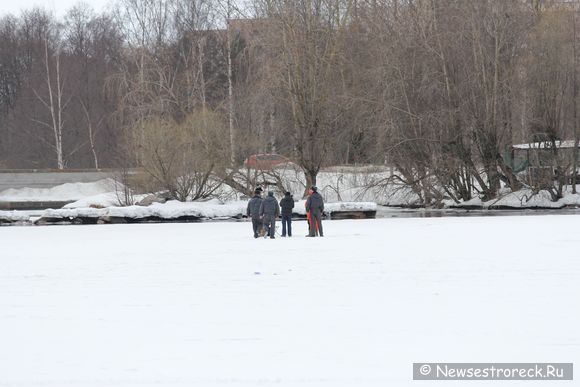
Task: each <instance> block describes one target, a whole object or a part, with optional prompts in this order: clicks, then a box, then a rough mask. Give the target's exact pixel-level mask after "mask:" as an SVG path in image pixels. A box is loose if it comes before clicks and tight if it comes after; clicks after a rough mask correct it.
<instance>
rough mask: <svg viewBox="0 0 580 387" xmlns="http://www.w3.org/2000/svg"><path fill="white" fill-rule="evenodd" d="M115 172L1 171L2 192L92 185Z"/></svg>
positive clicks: (113, 174) (109, 170)
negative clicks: (83, 184) (81, 184)
mask: <svg viewBox="0 0 580 387" xmlns="http://www.w3.org/2000/svg"><path fill="white" fill-rule="evenodd" d="M115 174H116V171H115V170H112V169H108V170H105V169H103V170H94V169H93V170H65V171H58V170H34V169H30V170H0V192H2V191H4V190H5V189H8V188H23V187H28V188H50V187H54V186H56V185H59V184H64V183H90V182H93V181H98V180H102V179H106V178H109V177H114V176H115ZM117 175H118V174H117Z"/></svg>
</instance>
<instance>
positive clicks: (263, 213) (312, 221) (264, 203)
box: [246, 187, 324, 239]
mask: <svg viewBox="0 0 580 387" xmlns="http://www.w3.org/2000/svg"><path fill="white" fill-rule="evenodd" d="M308 194H309V195H308V199H306V219H307V220H308V235H306V236H307V237H315V236H318V235H320V236H324V235H323V233H322V212H323V211H324V200H323V199H322V195H320V194H319V193H318V189H317V188H316V187H311V188H310V190H309V191H308ZM293 208H294V198H293V197H292V194H291V193H290V192H286V193H285V194H284V197H283V198H282V200H280V203H278V201H277V200H276V198H275V197H274V192H272V191H268V196H266V197H265V198H262V188H256V190H255V191H254V197H252V199H250V201H249V202H248V208H247V211H246V212H247V216H248V218H251V219H252V230H253V231H254V238H258V237H259V236H264V237H270V238H271V239H274V238H276V236H275V234H276V219H277V218H278V217H280V216H281V217H282V237H286V235H288V236H289V237H291V236H292V209H293Z"/></svg>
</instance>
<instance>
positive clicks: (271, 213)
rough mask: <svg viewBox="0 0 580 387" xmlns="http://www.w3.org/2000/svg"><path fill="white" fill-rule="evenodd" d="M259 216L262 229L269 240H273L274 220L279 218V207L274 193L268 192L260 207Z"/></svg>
mask: <svg viewBox="0 0 580 387" xmlns="http://www.w3.org/2000/svg"><path fill="white" fill-rule="evenodd" d="M260 216H262V219H263V220H264V227H265V228H266V232H267V235H268V236H270V239H274V238H275V237H274V233H275V232H276V218H277V217H278V216H280V206H279V205H278V201H277V200H276V198H275V197H274V192H272V191H268V197H267V198H266V199H264V201H263V202H262V205H261V206H260Z"/></svg>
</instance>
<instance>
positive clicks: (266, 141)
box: [0, 0, 578, 204]
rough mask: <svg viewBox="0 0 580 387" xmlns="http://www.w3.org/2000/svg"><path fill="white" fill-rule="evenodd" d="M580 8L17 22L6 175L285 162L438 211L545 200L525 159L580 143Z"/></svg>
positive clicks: (171, 2) (435, 4) (123, 6)
mask: <svg viewBox="0 0 580 387" xmlns="http://www.w3.org/2000/svg"><path fill="white" fill-rule="evenodd" d="M576 8H577V7H576V4H575V2H556V1H554V2H550V1H540V0H534V1H524V0H462V1H458V0H301V1H293V0H292V1H290V0H245V1H239V2H236V1H234V0H119V1H118V2H117V4H116V6H115V7H113V8H112V9H111V10H109V11H107V12H105V13H103V14H96V13H95V12H94V11H93V10H91V8H90V7H89V6H85V5H79V6H76V7H74V8H72V9H70V10H69V11H68V12H67V13H66V15H65V16H64V17H63V18H61V19H57V18H55V17H53V16H52V15H51V14H50V13H47V12H45V11H43V10H42V9H32V10H29V11H26V12H23V13H22V14H21V15H18V16H5V17H3V18H2V19H0V168H91V167H105V168H106V167H142V168H144V169H145V170H146V171H147V172H148V173H149V174H150V176H152V178H153V179H154V180H155V181H156V182H158V183H160V184H162V185H165V186H170V187H171V186H172V185H177V186H178V185H180V184H184V182H183V179H181V180H179V179H178V178H177V177H178V176H185V175H189V176H193V178H192V179H193V180H194V181H190V182H189V183H188V184H191V185H192V187H198V186H199V185H200V184H202V185H203V184H205V183H206V182H207V181H209V180H212V179H213V178H215V177H216V176H217V177H219V178H220V179H222V181H225V182H226V183H229V184H233V185H235V184H238V183H239V181H240V180H239V179H236V178H235V177H233V172H232V171H234V170H237V168H238V167H239V166H241V165H242V163H243V161H244V159H245V158H246V157H247V156H248V155H251V154H255V153H279V154H283V155H285V156H287V157H289V158H290V159H292V160H293V161H294V162H295V163H296V164H297V165H298V166H299V167H300V168H301V169H302V171H303V172H304V174H305V175H306V178H307V182H308V184H314V183H315V182H316V176H317V174H318V172H319V171H320V169H321V168H323V167H325V166H328V165H336V164H351V163H358V164H363V163H364V164H366V163H373V164H383V163H387V164H389V165H392V166H394V167H395V170H396V171H397V174H396V176H394V177H392V179H394V180H396V181H398V182H400V183H402V184H405V185H408V186H410V187H412V188H413V190H414V191H415V192H416V193H417V194H418V195H420V197H421V198H422V200H423V201H424V202H425V203H427V204H429V203H432V202H437V201H440V200H441V199H442V197H443V196H445V197H450V198H453V199H455V200H468V199H470V198H471V197H472V195H473V194H474V193H479V194H480V195H481V196H482V197H485V198H493V197H495V196H496V195H497V193H498V190H499V188H500V186H501V182H502V181H503V182H504V184H505V185H507V186H509V187H510V188H512V189H518V188H519V187H520V186H521V185H522V184H529V182H526V181H524V180H523V179H522V178H521V177H519V176H517V175H516V174H515V173H514V172H513V171H512V165H511V164H510V160H509V157H506V154H507V151H508V150H509V147H510V146H511V145H512V144H514V143H520V142H532V141H547V142H552V143H553V144H555V143H556V141H557V140H560V139H572V140H575V141H577V137H578V135H577V133H576V130H575V128H576V127H577V112H576V110H577V109H576V106H577V79H576V78H577V76H576V72H577V71H576V70H577V63H576V62H577V59H576V51H577V50H576V48H577V38H576V36H577V35H578V33H577V31H576V29H577V26H576V24H577V15H576V12H577V10H576ZM565 160H566V161H564V159H562V158H561V157H560V156H559V155H558V149H557V147H556V146H554V147H553V152H552V153H551V154H550V157H549V158H548V160H547V161H546V160H544V161H543V162H544V164H545V165H548V166H550V167H552V168H553V169H554V171H555V174H556V184H555V185H553V186H551V187H548V188H549V189H551V190H552V191H553V193H554V195H555V197H558V196H561V194H562V187H563V186H564V185H565V184H568V182H569V179H568V178H569V177H571V178H575V177H574V174H573V173H571V171H572V170H574V164H575V161H572V162H570V159H569V158H566V159H565ZM176 179H177V180H176ZM174 188H175V187H174ZM178 188H179V187H177V188H176V189H178ZM539 188H546V187H539ZM246 189H247V187H246ZM201 191H204V190H201ZM204 192H205V191H204ZM204 192H200V196H204Z"/></svg>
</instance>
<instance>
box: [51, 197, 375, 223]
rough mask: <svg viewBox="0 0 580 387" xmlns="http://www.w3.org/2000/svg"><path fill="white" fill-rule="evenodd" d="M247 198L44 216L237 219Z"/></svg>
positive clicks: (300, 205)
mask: <svg viewBox="0 0 580 387" xmlns="http://www.w3.org/2000/svg"><path fill="white" fill-rule="evenodd" d="M247 206H248V202H247V201H233V202H227V203H221V202H219V201H218V200H210V201H207V202H185V203H184V202H178V201H168V202H167V203H153V204H152V205H150V206H148V207H143V206H128V207H107V208H88V207H84V208H78V207H77V208H64V209H58V210H52V209H51V210H46V211H44V212H43V214H42V217H43V218H56V219H60V218H62V219H65V218H78V217H89V218H95V217H97V218H98V217H104V216H109V217H122V218H130V219H141V218H149V217H157V218H163V219H176V218H180V217H186V216H187V217H196V218H203V219H215V218H234V217H241V216H243V215H245V214H246V208H247ZM376 210H377V204H376V203H372V202H340V203H327V204H325V212H327V213H333V212H345V211H376ZM294 212H295V213H297V214H299V215H305V214H306V210H305V201H304V200H301V201H298V202H296V204H295V206H294Z"/></svg>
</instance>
